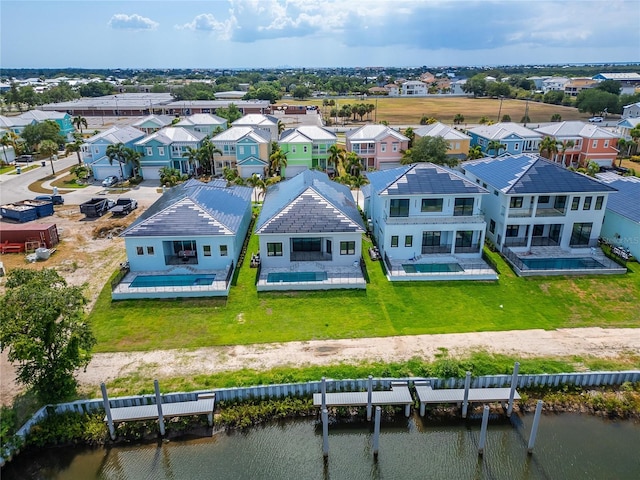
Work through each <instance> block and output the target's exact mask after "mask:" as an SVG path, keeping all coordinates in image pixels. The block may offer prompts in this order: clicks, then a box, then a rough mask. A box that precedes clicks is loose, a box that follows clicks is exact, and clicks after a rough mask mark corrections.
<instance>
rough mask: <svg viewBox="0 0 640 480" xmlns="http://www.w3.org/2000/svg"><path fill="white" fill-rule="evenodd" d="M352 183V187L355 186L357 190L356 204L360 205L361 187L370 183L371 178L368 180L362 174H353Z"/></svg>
mask: <svg viewBox="0 0 640 480" xmlns="http://www.w3.org/2000/svg"><path fill="white" fill-rule="evenodd" d="M350 183H351V187H352V188H355V189H356V190H357V192H356V205H359V204H360V187H363V186H364V185H366V184H367V183H369V180H367V179H366V178H365V177H363V176H362V175H352V176H351V182H350Z"/></svg>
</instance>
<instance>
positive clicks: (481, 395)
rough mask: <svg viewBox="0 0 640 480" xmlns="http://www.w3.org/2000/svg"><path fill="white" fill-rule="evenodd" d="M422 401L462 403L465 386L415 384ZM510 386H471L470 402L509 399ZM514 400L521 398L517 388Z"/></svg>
mask: <svg viewBox="0 0 640 480" xmlns="http://www.w3.org/2000/svg"><path fill="white" fill-rule="evenodd" d="M415 389H416V393H417V394H418V398H419V399H420V403H460V402H463V401H464V388H451V389H449V388H443V389H438V390H434V389H432V388H431V386H429V385H419V384H416V385H415ZM510 393H511V389H510V388H470V389H469V402H470V403H474V402H502V401H508V400H509V394H510ZM513 398H514V400H520V394H519V393H518V391H517V390H516V391H515V393H514V395H513Z"/></svg>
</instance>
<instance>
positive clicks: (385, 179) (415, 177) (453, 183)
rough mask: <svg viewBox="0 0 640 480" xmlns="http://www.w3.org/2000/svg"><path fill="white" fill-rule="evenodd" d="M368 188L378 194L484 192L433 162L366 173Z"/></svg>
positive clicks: (457, 174)
mask: <svg viewBox="0 0 640 480" xmlns="http://www.w3.org/2000/svg"><path fill="white" fill-rule="evenodd" d="M366 176H367V178H368V179H369V182H370V183H371V188H372V189H373V190H374V191H375V192H376V193H378V194H379V195H446V194H475V193H487V190H485V189H484V188H482V187H481V186H480V185H477V184H475V183H473V182H472V181H470V180H468V179H466V178H464V177H463V176H462V175H461V174H459V173H458V172H454V171H453V170H449V169H448V168H445V167H442V166H440V165H435V164H433V163H428V162H425V163H414V164H411V165H406V166H403V167H398V168H393V169H389V170H382V171H379V172H368V173H367V174H366Z"/></svg>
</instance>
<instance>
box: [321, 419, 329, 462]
mask: <svg viewBox="0 0 640 480" xmlns="http://www.w3.org/2000/svg"><path fill="white" fill-rule="evenodd" d="M322 455H323V456H324V458H327V457H328V456H329V410H327V409H326V408H323V409H322Z"/></svg>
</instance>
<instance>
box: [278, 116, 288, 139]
mask: <svg viewBox="0 0 640 480" xmlns="http://www.w3.org/2000/svg"><path fill="white" fill-rule="evenodd" d="M286 128H287V126H286V125H285V124H284V122H283V121H282V120H278V138H280V135H281V134H282V132H284V131H285V130H286Z"/></svg>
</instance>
